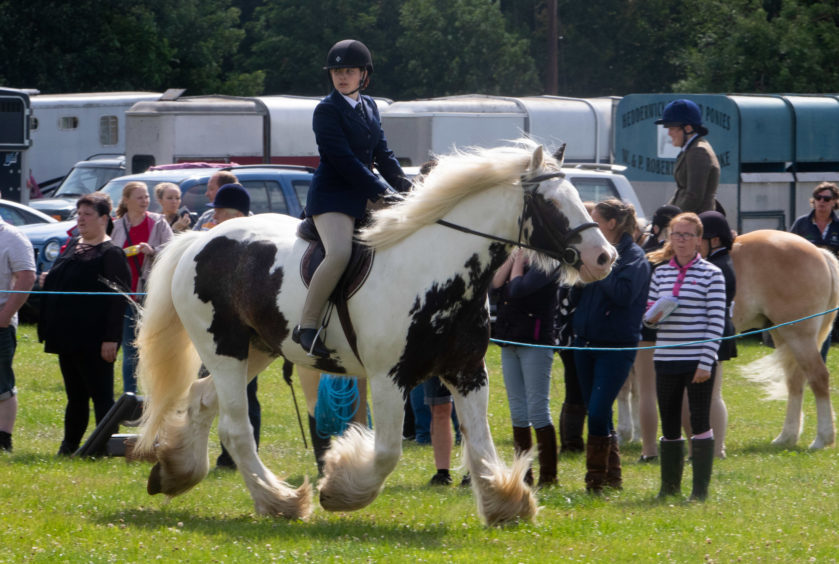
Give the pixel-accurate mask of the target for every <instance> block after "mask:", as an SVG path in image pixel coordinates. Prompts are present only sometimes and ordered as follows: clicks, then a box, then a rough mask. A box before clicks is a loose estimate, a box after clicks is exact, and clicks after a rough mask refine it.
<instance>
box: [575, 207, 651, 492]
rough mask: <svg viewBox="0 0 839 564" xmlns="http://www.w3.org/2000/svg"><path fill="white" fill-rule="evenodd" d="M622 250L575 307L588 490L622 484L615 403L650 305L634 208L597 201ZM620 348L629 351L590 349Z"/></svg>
mask: <svg viewBox="0 0 839 564" xmlns="http://www.w3.org/2000/svg"><path fill="white" fill-rule="evenodd" d="M591 217H592V219H594V221H595V222H597V225H598V226H599V227H600V230H601V231H602V232H603V235H605V237H606V239H607V240H608V241H609V242H610V243H612V244H613V245H614V246H615V247H616V248H617V251H618V260H617V262H616V263H615V266H614V267H613V268H612V272H611V273H610V274H609V276H607V277H606V278H604V279H603V280H600V281H598V282H594V283H592V284H588V285H586V286H584V287H583V289H582V295H581V296H580V302H579V304H578V305H577V309H576V311H575V312H574V344H575V346H577V347H582V349H578V350H575V351H574V361H575V363H576V365H577V375H578V378H579V379H580V388H581V390H582V392H583V399H584V400H585V404H586V408H587V409H588V440H587V441H586V478H585V480H586V489H587V490H588V491H590V492H592V493H599V492H601V491H602V490H603V488H604V487H606V486H608V487H611V488H614V489H621V487H622V485H623V481H622V477H621V462H620V449H619V448H618V439H617V435H616V434H615V430H614V424H613V420H612V419H613V416H612V405H613V404H614V402H615V398H617V396H618V392H619V391H620V389H621V387H622V386H623V384H624V382H625V381H626V378H627V376H628V375H629V370H630V368H632V363H633V362H634V361H635V349H634V347H635V346H636V345H637V344H638V340H639V339H640V338H641V317H642V316H643V315H644V310H645V309H646V305H647V292H648V288H649V281H650V263H649V261H648V260H647V257H646V256H645V255H644V251H643V250H641V247H639V246H638V245H637V244H636V243H635V241H634V239H633V234H634V232H635V224H636V219H635V208H634V207H633V206H632V204H627V203H624V202H621V201H619V200H615V199H610V200H606V201H603V202H600V203H598V204H597V205H595V207H594V211H593V212H592V214H591ZM588 348H592V349H598V348H618V349H623V348H626V349H627V350H614V351H613V350H608V351H604V350H586V349H588Z"/></svg>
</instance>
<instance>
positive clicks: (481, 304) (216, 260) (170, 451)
mask: <svg viewBox="0 0 839 564" xmlns="http://www.w3.org/2000/svg"><path fill="white" fill-rule="evenodd" d="M299 223H300V222H299V221H298V220H296V219H293V218H291V217H287V216H278V215H257V216H253V217H249V218H242V219H233V220H230V221H227V222H225V223H224V224H222V225H220V226H218V227H216V228H215V229H213V230H212V231H210V232H208V233H203V234H201V233H197V234H186V235H181V236H178V237H176V238H175V239H174V240H173V241H172V242H171V243H170V244H169V246H168V247H167V248H166V249H165V250H164V251H163V252H162V253H161V255H160V256H159V257H158V258H157V260H156V263H155V267H154V269H153V272H152V274H151V278H150V281H149V289H148V296H147V298H146V302H145V311H144V312H143V316H142V322H141V328H140V332H139V336H138V343H139V349H140V357H141V362H140V366H141V369H140V382H141V386H142V389H143V392H144V395H145V409H144V413H143V417H142V430H141V436H140V438H139V440H138V442H137V445H136V449H135V451H136V453H137V455H143V454H150V453H154V454H156V456H157V459H158V463H157V464H156V465H155V467H154V468H153V469H152V472H151V474H150V476H149V481H148V490H149V493H151V494H155V493H164V494H167V495H169V496H174V495H177V494H180V493H183V492H185V491H187V490H188V489H190V488H191V487H193V486H194V485H196V484H197V483H198V482H199V481H201V480H202V479H203V478H204V477H205V476H206V474H207V471H208V467H209V461H208V456H207V442H208V435H209V430H210V425H211V424H212V421H213V419H214V417H215V415H216V413H219V436H220V438H221V440H222V442H223V443H224V444H225V446H226V447H227V450H228V451H229V452H230V454H231V455H232V457H233V459H234V460H235V461H236V464H237V466H238V468H239V471H240V472H241V475H242V477H243V478H244V480H245V483H246V485H247V487H248V489H249V491H250V493H251V496H252V498H253V499H254V505H255V509H256V511H257V512H258V513H264V514H273V515H281V516H284V517H287V518H290V519H297V518H304V517H306V516H307V515H308V514H309V513H310V512H311V510H312V488H311V485H310V484H309V482H308V479H305V480H304V483H303V484H302V485H301V486H300V487H298V488H296V489H294V488H292V487H291V486H289V485H288V484H286V483H284V482H282V481H280V480H279V479H278V478H276V477H275V476H274V474H272V473H271V471H269V470H268V469H267V468H266V467H265V466H264V465H263V464H262V461H261V460H260V459H259V457H258V455H257V451H256V446H255V444H254V440H253V436H252V434H251V431H250V428H249V424H248V418H247V401H246V395H245V386H246V384H247V382H248V380H249V379H250V378H252V377H253V376H254V375H255V374H257V373H258V372H260V371H262V370H263V369H264V368H265V367H266V366H267V365H268V364H270V363H271V362H272V361H273V360H274V359H276V358H278V357H281V356H282V357H284V358H285V359H287V360H289V361H291V362H293V363H294V364H297V365H303V366H314V367H315V368H317V369H318V370H321V371H323V372H328V373H331V374H347V375H356V376H361V377H366V378H367V380H368V383H369V384H368V385H369V389H370V394H371V396H372V409H373V416H374V418H375V432H374V433H373V432H371V431H368V430H366V429H361V428H359V427H353V428H350V429H348V430H347V432H345V433H344V435H343V436H342V437H340V438H338V439H336V440H333V442H332V447H331V449H330V451H329V452H328V453H327V455H326V460H325V467H324V476H323V478H322V479H321V480H320V482H319V483H318V489H319V494H320V503H321V505H322V506H323V507H324V508H325V509H327V510H334V511H346V510H355V509H359V508H361V507H364V506H366V505H368V504H370V503H371V502H372V501H373V500H374V499H375V498H376V496H377V495H378V493H379V491H380V489H381V487H382V485H383V483H384V480H385V478H386V477H387V476H388V475H389V474H390V473H391V471H393V469H394V467H395V466H396V463H397V461H398V460H399V456H400V454H401V449H402V417H403V397H404V396H405V395H406V394H407V393H408V392H409V391H410V390H411V388H413V387H414V386H415V385H416V384H418V383H420V382H422V381H424V380H425V379H426V378H428V377H429V376H430V375H432V374H436V375H438V376H440V378H441V379H442V380H443V381H444V382H445V384H446V385H447V386H448V387H449V388H450V389H451V391H452V394H453V396H454V401H455V405H456V408H457V413H458V416H459V417H460V421H461V427H462V430H463V436H464V438H465V441H464V442H465V448H464V457H465V462H466V465H467V468H468V470H469V471H470V473H471V475H472V488H473V491H474V493H475V495H476V498H477V504H478V512H479V514H480V515H481V516H482V518H484V519H485V521H486V522H488V523H490V524H498V523H505V522H510V521H515V520H518V519H529V518H531V517H532V516H533V515H534V514H535V513H536V510H537V508H536V500H535V497H534V496H533V493H532V491H531V490H530V488H529V487H528V486H527V485H526V484H525V483H524V481H523V476H524V473H525V472H526V471H527V467H528V465H529V459H528V458H527V457H524V458H520V459H517V460H516V461H515V462H514V464H513V466H512V468H508V467H507V466H506V465H505V464H504V463H503V462H502V461H501V460H500V458H499V456H498V453H497V451H496V449H495V445H494V444H493V441H492V437H491V435H490V429H489V424H488V422H487V405H488V381H487V370H486V366H485V365H484V354H485V352H486V349H487V346H488V342H489V312H488V306H487V299H486V296H487V290H488V289H489V285H490V282H491V279H492V276H493V273H494V271H495V270H496V269H497V268H498V267H499V266H500V265H501V263H503V262H504V260H505V259H506V257H507V256H508V255H509V253H510V251H511V249H512V248H513V247H514V246H515V245H517V244H519V243H521V245H522V246H524V247H526V248H528V249H529V251H528V252H529V253H531V257H532V261H533V263H534V264H538V265H539V266H540V267H542V268H545V269H552V268H555V267H556V266H558V265H559V261H562V264H563V265H564V267H563V271H564V275H565V276H566V277H567V278H568V279H569V280H570V281H574V280H577V279H579V280H581V281H583V282H590V281H594V280H597V279H601V278H603V277H604V276H606V275H608V273H609V271H610V270H611V265H612V263H613V262H614V260H615V258H616V253H615V250H614V248H613V247H612V246H611V245H610V244H609V243H608V242H607V241H606V239H605V238H604V237H603V234H602V233H601V232H600V231H599V230H598V229H596V224H593V223H592V222H591V218H590V217H589V215H588V214H587V213H586V211H585V208H584V207H583V205H582V202H581V201H580V198H579V196H578V194H577V191H576V190H575V189H574V187H573V186H572V185H571V184H570V183H569V182H567V181H566V180H564V178H562V174H561V173H560V172H559V163H558V162H557V161H556V160H555V159H553V158H551V157H547V156H545V155H544V151H543V150H542V148H541V147H537V146H536V145H535V144H532V143H528V142H525V141H523V142H522V143H521V145H520V146H517V147H507V148H496V149H488V150H475V151H474V152H471V153H465V154H464V153H460V154H455V155H451V156H448V157H443V158H441V159H440V161H439V164H438V165H437V167H436V168H435V169H434V170H433V171H432V172H431V173H430V174H429V175H428V176H427V177H426V178H425V179H424V181H423V182H422V183H421V184H420V185H418V186H417V187H416V188H415V190H414V191H412V192H410V193H409V194H408V195H407V196H406V198H405V199H404V201H402V202H400V203H397V204H395V205H394V206H392V207H389V208H386V209H383V210H380V211H378V212H377V213H376V214H375V216H374V218H373V223H372V225H371V226H370V227H369V228H367V229H366V230H365V231H364V232H363V233H362V237H363V239H364V241H366V242H367V244H368V245H370V246H371V247H373V248H374V249H375V250H376V255H375V259H374V262H373V265H372V270H371V272H370V274H369V276H368V278H367V280H366V282H365V283H364V285H363V286H361V288H360V289H358V291H357V292H356V293H355V294H354V295H353V297H352V298H351V299H349V301H348V309H349V314H350V317H351V318H352V321H353V324H354V327H355V329H356V334H357V335H358V341H357V354H356V353H354V352H353V350H352V348H351V346H350V344H349V341H348V339H347V337H346V335H345V333H344V332H343V331H342V329H341V325H340V324H339V322H338V321H335V320H332V321H330V319H331V318H330V317H329V316H327V321H328V324H327V325H326V333H325V342H326V345H327V346H328V347H330V348H332V349H334V350H335V351H336V352H335V354H334V355H332V356H331V357H329V358H327V359H315V358H312V357H309V356H307V355H306V354H305V352H304V351H303V350H302V349H301V348H300V346H299V345H297V344H295V343H293V342H292V341H291V332H292V328H293V327H294V324H295V323H296V321H297V319H298V316H299V315H300V307H301V304H302V303H303V300H304V298H305V294H306V288H305V286H304V285H303V281H302V280H301V276H300V274H299V271H300V262H301V256H302V255H303V253H304V251H305V249H306V246H307V243H306V242H304V241H303V240H301V239H299V238H298V237H297V236H296V231H297V228H298V225H299ZM199 357H200V361H201V362H203V363H204V365H205V366H206V367H207V369H208V370H209V372H210V374H211V375H210V376H209V377H207V378H204V379H200V380H196V379H195V374H197V368H198V363H199Z"/></svg>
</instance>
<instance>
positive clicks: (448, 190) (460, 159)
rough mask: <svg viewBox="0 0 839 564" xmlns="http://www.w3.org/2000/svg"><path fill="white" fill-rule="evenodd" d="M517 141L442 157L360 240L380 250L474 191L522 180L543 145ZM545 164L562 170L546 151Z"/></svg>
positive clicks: (375, 218) (377, 215)
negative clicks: (534, 155) (503, 145)
mask: <svg viewBox="0 0 839 564" xmlns="http://www.w3.org/2000/svg"><path fill="white" fill-rule="evenodd" d="M515 143H516V144H515V145H514V146H508V147H507V146H505V147H495V148H492V149H484V148H469V149H464V150H459V151H455V152H454V153H452V154H450V155H444V156H440V157H438V158H437V164H436V166H435V167H434V168H433V169H432V170H431V172H430V173H429V174H428V175H427V176H426V177H425V178H423V179H421V180H420V181H419V182H418V183H417V184H415V185H414V188H413V190H411V192H409V193H407V194H406V198H405V200H404V201H403V202H400V203H398V204H396V205H393V206H391V207H388V208H385V209H382V210H379V211H377V212H375V213H374V214H373V223H372V225H370V227H367V228H365V229H363V230H362V231H361V233H360V238H361V240H362V241H364V242H365V243H367V244H368V245H370V246H372V247H375V248H378V249H382V248H386V247H389V246H391V245H393V244H395V243H397V242H399V241H401V240H402V239H404V238H405V237H407V236H408V235H410V234H412V233H413V232H415V231H416V230H417V229H419V228H420V227H423V226H425V225H429V224H431V223H434V222H435V221H437V220H438V219H440V218H442V217H443V216H444V215H446V213H448V212H449V210H451V209H452V208H453V207H454V206H455V205H457V204H458V203H459V202H460V201H461V200H463V198H465V197H467V196H469V195H471V194H474V193H477V192H480V191H481V190H485V189H487V188H491V187H494V186H499V185H501V184H504V183H506V184H516V183H518V181H519V179H520V178H521V176H522V174H524V173H525V172H526V171H527V168H528V165H529V164H530V160H531V158H532V157H533V152H534V151H535V150H536V149H537V148H538V147H539V145H538V144H537V143H535V142H534V141H531V140H529V139H518V140H516V142H515ZM543 168H545V169H558V168H559V163H557V161H556V160H555V159H554V158H552V157H550V156H548V155H547V154H545V156H544V162H543ZM534 172H535V171H534Z"/></svg>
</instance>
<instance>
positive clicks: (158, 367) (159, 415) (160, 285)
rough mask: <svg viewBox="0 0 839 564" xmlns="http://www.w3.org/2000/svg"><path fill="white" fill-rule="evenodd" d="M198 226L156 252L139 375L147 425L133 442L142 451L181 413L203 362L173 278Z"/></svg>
mask: <svg viewBox="0 0 839 564" xmlns="http://www.w3.org/2000/svg"><path fill="white" fill-rule="evenodd" d="M205 235H206V234H204V233H201V232H198V231H195V232H192V231H190V232H186V233H183V234H181V235H178V236H176V237H175V238H174V239H173V240H172V241H170V242H169V243H168V244H167V245H166V247H165V248H164V250H163V251H162V252H161V253H160V255H158V256H157V258H156V259H155V263H154V268H152V270H151V276H150V277H149V280H148V289H147V295H146V301H145V305H144V306H143V311H142V314H141V318H140V329H139V332H138V335H137V349H138V352H139V355H140V362H139V374H138V379H139V382H140V388H141V389H142V391H143V396H144V399H143V416H142V418H141V419H140V424H141V426H142V430H141V433H140V437H139V439H138V441H137V443H136V445H135V446H134V451H135V452H136V453H137V454H138V455H142V454H145V453H149V452H152V451H153V449H154V444H155V441H156V439H158V433H159V432H160V431H161V429H162V428H163V426H164V425H165V424H166V422H167V420H168V419H169V418H170V417H172V416H174V415H176V414H177V411H178V408H179V407H180V404H181V402H182V401H183V400H184V399H185V398H186V395H187V392H188V391H189V387H190V386H191V384H192V382H193V381H194V380H195V378H196V376H197V374H198V369H199V367H200V359H199V358H198V354H197V353H196V351H195V347H193V345H192V341H191V340H190V338H189V335H188V334H187V332H186V329H185V328H184V325H183V323H182V322H181V319H180V317H179V316H178V313H177V311H176V310H175V304H174V300H173V297H172V279H173V277H174V273H175V268H176V267H177V266H178V263H179V262H180V260H181V258H182V257H183V254H184V253H185V252H186V250H187V249H188V248H189V247H190V246H191V245H192V244H193V242H195V240H196V239H197V238H199V237H203V236H205Z"/></svg>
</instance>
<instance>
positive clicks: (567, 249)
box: [436, 171, 597, 268]
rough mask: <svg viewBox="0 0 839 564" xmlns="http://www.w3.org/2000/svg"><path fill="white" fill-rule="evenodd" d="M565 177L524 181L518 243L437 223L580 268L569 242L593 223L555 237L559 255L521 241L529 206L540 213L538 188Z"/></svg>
mask: <svg viewBox="0 0 839 564" xmlns="http://www.w3.org/2000/svg"><path fill="white" fill-rule="evenodd" d="M564 177H565V174H564V173H562V172H559V171H557V172H550V173H547V174H541V175H539V176H534V177H533V178H529V179H527V180H524V179H522V186H524V187H525V192H524V207H522V212H521V219H520V220H519V238H518V241H513V240H512V239H505V238H504V237H498V236H497V235H490V234H489V233H483V232H481V231H477V230H475V229H470V228H469V227H464V226H462V225H457V224H455V223H451V222H449V221H446V220H444V219H438V220H437V222H436V223H437V224H439V225H442V226H443V227H448V228H449V229H454V230H456V231H460V232H462V233H469V234H470V235H477V236H478V237H483V238H484V239H490V240H492V241H498V242H499V243H505V244H507V245H514V246H517V247H520V248H525V249H529V250H531V251H536V252H537V253H541V254H544V255H546V256H549V257H551V258H553V259H556V260H558V261H560V262H562V263H563V264H566V265H569V266H573V267H575V268H578V267H579V265H580V263H581V259H580V252H579V251H578V250H577V249H575V248H574V247H572V246H571V245H569V244H568V241H569V240H571V238H572V237H575V236H576V235H578V234H580V233H581V232H583V231H585V230H586V229H589V228H591V227H597V224H596V223H594V222H593V221H592V222H588V223H582V224H580V225H578V226H577V227H574V228H573V229H571V230H570V231H568V232H567V233H564V234H561V235H559V236H558V237H555V238H554V240H555V241H556V243H557V246H558V247H560V248H561V249H562V251H561V252H559V253H557V252H554V251H549V250H547V249H543V248H540V247H534V246H533V245H528V244H526V243H522V241H521V239H522V230H523V229H524V217H525V215H526V214H527V209H528V206H529V205H530V206H531V207H532V208H533V210H534V212H536V213H537V214H538V212H539V208H538V207H536V206H532V199H533V192H534V191H535V190H536V188H537V187H538V186H539V185H540V184H542V182H544V181H546V180H550V179H552V178H564ZM528 186H532V188H526V187H528ZM538 217H539V219H540V220H541V221H542V222H543V223H545V220H544V217H543V216H542V215H541V214H539V215H538Z"/></svg>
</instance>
